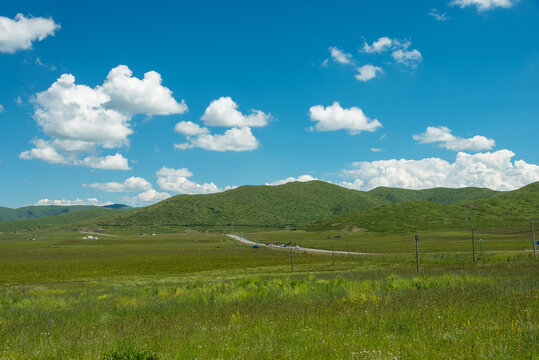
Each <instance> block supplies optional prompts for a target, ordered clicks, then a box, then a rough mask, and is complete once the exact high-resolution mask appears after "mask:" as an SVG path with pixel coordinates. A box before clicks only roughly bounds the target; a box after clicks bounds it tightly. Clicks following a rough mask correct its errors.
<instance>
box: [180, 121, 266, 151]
mask: <svg viewBox="0 0 539 360" xmlns="http://www.w3.org/2000/svg"><path fill="white" fill-rule="evenodd" d="M188 140H189V142H187V143H182V144H174V147H176V148H177V149H181V150H186V149H192V148H201V149H204V150H213V151H251V150H254V149H256V148H258V140H257V139H256V138H255V137H254V135H253V133H252V132H251V129H250V128H248V127H244V128H232V129H229V130H227V131H225V133H224V134H223V135H219V134H217V135H211V134H202V135H199V136H197V137H195V138H189V139H188Z"/></svg>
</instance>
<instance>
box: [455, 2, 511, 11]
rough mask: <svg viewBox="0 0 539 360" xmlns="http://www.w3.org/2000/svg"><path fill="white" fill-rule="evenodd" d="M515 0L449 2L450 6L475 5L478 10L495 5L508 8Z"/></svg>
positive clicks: (492, 7) (495, 6) (487, 8)
mask: <svg viewBox="0 0 539 360" xmlns="http://www.w3.org/2000/svg"><path fill="white" fill-rule="evenodd" d="M516 2H517V0H452V1H451V2H449V4H450V5H451V6H455V5H456V6H459V7H461V8H464V7H468V6H475V7H476V8H477V10H478V11H485V10H490V9H494V8H497V7H501V8H510V7H512V6H513V5H515V3H516Z"/></svg>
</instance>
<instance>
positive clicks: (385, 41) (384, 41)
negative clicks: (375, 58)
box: [362, 36, 395, 54]
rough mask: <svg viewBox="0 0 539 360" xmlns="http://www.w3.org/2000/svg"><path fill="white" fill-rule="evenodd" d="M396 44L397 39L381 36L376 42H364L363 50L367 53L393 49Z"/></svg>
mask: <svg viewBox="0 0 539 360" xmlns="http://www.w3.org/2000/svg"><path fill="white" fill-rule="evenodd" d="M394 45H395V40H393V39H390V38H388V37H387V36H384V37H381V38H379V39H378V40H376V41H375V42H373V43H372V45H369V44H368V43H366V42H365V43H363V49H362V51H363V52H366V53H371V54H372V53H381V52H384V51H386V50H389V49H391V48H392V47H393V46H394Z"/></svg>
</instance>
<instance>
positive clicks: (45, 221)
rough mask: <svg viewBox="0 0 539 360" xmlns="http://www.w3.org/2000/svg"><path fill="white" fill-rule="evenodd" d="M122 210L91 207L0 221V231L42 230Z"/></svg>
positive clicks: (106, 215)
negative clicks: (51, 214) (56, 213)
mask: <svg viewBox="0 0 539 360" xmlns="http://www.w3.org/2000/svg"><path fill="white" fill-rule="evenodd" d="M123 213H125V211H123V210H115V209H109V208H104V207H92V208H90V209H86V210H81V211H71V212H66V213H63V214H59V215H53V216H43V217H39V218H31V219H21V220H11V221H0V232H14V231H21V230H29V229H30V230H32V229H33V230H44V229H48V228H51V227H54V226H58V225H66V224H73V223H77V222H80V221H84V220H89V219H96V218H100V217H103V216H105V217H109V216H111V215H117V214H123Z"/></svg>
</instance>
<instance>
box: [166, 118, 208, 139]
mask: <svg viewBox="0 0 539 360" xmlns="http://www.w3.org/2000/svg"><path fill="white" fill-rule="evenodd" d="M174 131H176V132H179V133H180V134H183V135H185V136H197V135H202V134H207V133H209V132H210V130H208V128H204V127H201V126H200V125H198V124H195V123H194V122H192V121H180V122H179V123H177V124H176V126H174Z"/></svg>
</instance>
